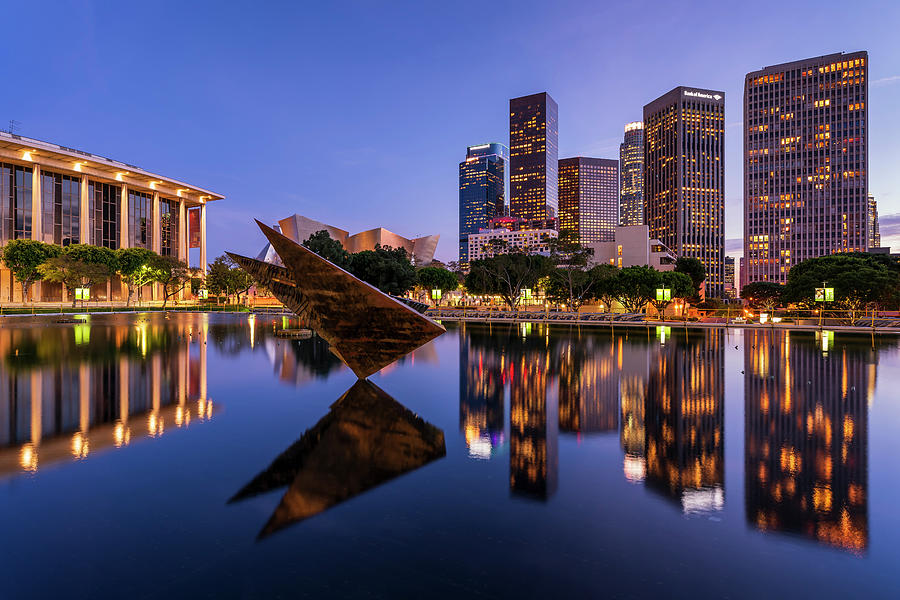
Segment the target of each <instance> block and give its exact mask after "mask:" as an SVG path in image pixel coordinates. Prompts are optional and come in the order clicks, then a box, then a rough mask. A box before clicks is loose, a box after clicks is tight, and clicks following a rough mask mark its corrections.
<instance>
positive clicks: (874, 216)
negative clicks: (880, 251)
mask: <svg viewBox="0 0 900 600" xmlns="http://www.w3.org/2000/svg"><path fill="white" fill-rule="evenodd" d="M867 223H868V228H869V233H868V238H869V248H881V229H880V228H879V227H878V204H876V202H875V196H874V195H873V194H869V218H868V221H867Z"/></svg>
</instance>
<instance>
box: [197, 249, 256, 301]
mask: <svg viewBox="0 0 900 600" xmlns="http://www.w3.org/2000/svg"><path fill="white" fill-rule="evenodd" d="M252 285H253V278H252V277H250V274H249V273H247V272H246V271H244V269H242V268H241V267H240V265H238V264H237V263H236V262H234V260H233V259H232V258H231V257H230V256H226V255H224V254H223V255H222V256H218V257H216V259H215V260H214V261H213V262H212V263H210V265H209V269H208V270H207V273H206V289H208V290H209V291H210V292H211V293H212V294H215V295H217V296H218V295H220V294H224V295H225V296H226V297H228V298H231V296H236V295H239V294H241V293H242V292H246V291H247V290H249V289H250V287H251V286H252Z"/></svg>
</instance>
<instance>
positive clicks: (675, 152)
mask: <svg viewBox="0 0 900 600" xmlns="http://www.w3.org/2000/svg"><path fill="white" fill-rule="evenodd" d="M644 224H645V225H648V226H649V228H650V238H651V239H655V240H659V241H661V242H662V243H663V244H665V246H666V247H668V248H669V249H670V250H672V251H674V252H675V254H676V255H677V256H679V257H681V256H686V257H692V258H696V259H699V260H700V262H701V263H703V266H704V267H705V268H706V295H707V297H712V298H721V297H722V295H723V293H724V291H725V290H724V285H723V284H724V279H725V93H724V92H716V91H713V90H703V89H697V88H687V87H677V88H675V89H674V90H672V91H670V92H668V93H667V94H664V95H662V96H660V97H659V98H657V99H656V100H654V101H653V102H651V103H650V104H648V105H646V106H645V107H644Z"/></svg>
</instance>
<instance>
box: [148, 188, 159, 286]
mask: <svg viewBox="0 0 900 600" xmlns="http://www.w3.org/2000/svg"><path fill="white" fill-rule="evenodd" d="M150 221H151V224H150V232H151V233H150V249H151V250H153V251H154V252H156V253H157V254H160V253H161V252H162V232H161V231H160V226H159V225H160V223H159V192H153V200H151V201H150ZM150 289H151V290H152V296H153V300H159V299H160V285H159V284H158V283H152V284H151V287H150Z"/></svg>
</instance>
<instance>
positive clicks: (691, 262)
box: [675, 256, 706, 297]
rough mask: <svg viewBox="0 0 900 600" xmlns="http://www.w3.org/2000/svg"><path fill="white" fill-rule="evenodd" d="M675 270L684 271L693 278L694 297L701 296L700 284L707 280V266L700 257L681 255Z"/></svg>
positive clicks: (676, 262)
mask: <svg viewBox="0 0 900 600" xmlns="http://www.w3.org/2000/svg"><path fill="white" fill-rule="evenodd" d="M675 272H676V273H684V274H685V275H687V276H688V277H690V278H691V283H692V284H693V286H694V293H693V296H694V297H699V296H700V284H702V283H703V282H704V281H705V280H706V268H705V267H704V266H703V263H702V262H700V259H697V258H691V257H689V256H680V257H678V259H677V260H676V261H675Z"/></svg>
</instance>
